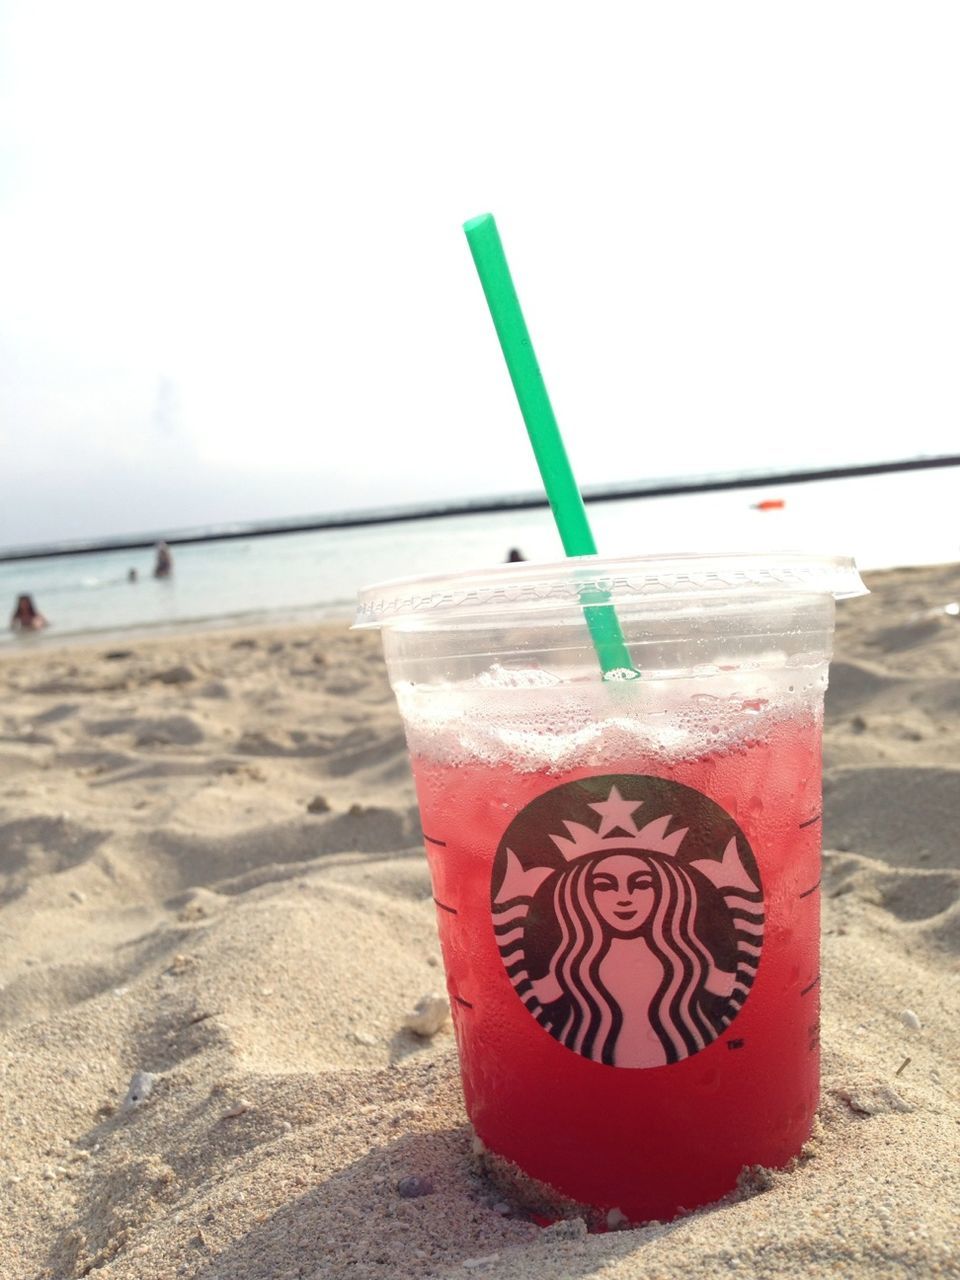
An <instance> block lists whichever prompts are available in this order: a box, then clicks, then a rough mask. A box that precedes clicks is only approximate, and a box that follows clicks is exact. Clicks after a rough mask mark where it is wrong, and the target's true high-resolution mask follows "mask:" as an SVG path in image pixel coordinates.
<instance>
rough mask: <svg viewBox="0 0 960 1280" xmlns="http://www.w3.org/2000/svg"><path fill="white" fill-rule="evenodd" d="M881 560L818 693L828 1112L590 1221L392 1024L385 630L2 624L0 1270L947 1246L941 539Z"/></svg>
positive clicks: (950, 862)
mask: <svg viewBox="0 0 960 1280" xmlns="http://www.w3.org/2000/svg"><path fill="white" fill-rule="evenodd" d="M869 585H870V586H871V588H872V590H873V594H872V595H871V596H869V597H866V598H863V599H860V600H853V601H847V602H844V603H842V604H841V605H840V607H839V613H840V618H839V626H838V634H837V656H836V662H835V665H834V668H833V672H832V677H831V686H830V691H829V694H828V723H827V732H826V774H825V796H824V820H825V837H824V839H825V847H826V853H825V859H824V881H823V883H824V895H823V908H824V920H823V927H824V938H823V982H822V990H823V1101H822V1108H821V1113H820V1118H819V1122H818V1128H817V1131H816V1134H815V1136H814V1138H813V1140H812V1141H811V1143H810V1144H809V1146H808V1148H807V1150H806V1152H805V1155H804V1158H803V1159H801V1160H800V1161H799V1162H798V1164H797V1166H796V1167H795V1168H794V1169H793V1170H791V1171H784V1172H777V1173H767V1174H760V1175H757V1176H756V1177H754V1178H753V1179H752V1180H750V1183H749V1185H748V1186H747V1187H745V1189H744V1193H743V1195H742V1196H740V1197H739V1198H737V1197H733V1198H731V1199H730V1200H729V1201H728V1202H726V1203H722V1204H720V1205H719V1206H714V1207H711V1208H709V1209H706V1210H703V1211H701V1212H698V1213H696V1214H693V1215H691V1216H689V1217H685V1218H682V1219H680V1220H678V1221H676V1222H674V1223H671V1224H668V1225H658V1224H653V1225H650V1226H647V1227H644V1228H640V1229H634V1230H624V1231H617V1232H611V1233H609V1234H605V1235H589V1236H588V1235H586V1234H585V1233H584V1230H583V1226H582V1224H581V1223H579V1222H576V1221H574V1222H561V1223H558V1224H556V1225H555V1226H553V1227H551V1228H548V1229H546V1230H542V1229H541V1228H539V1227H538V1226H536V1225H535V1224H534V1223H532V1222H530V1221H528V1220H527V1219H526V1218H525V1217H524V1215H523V1213H522V1212H519V1211H518V1210H517V1208H516V1206H514V1205H511V1204H509V1203H508V1202H506V1201H504V1198H503V1195H502V1193H501V1192H500V1191H498V1190H497V1189H496V1188H495V1187H494V1186H493V1185H492V1184H490V1183H489V1182H487V1181H485V1179H484V1177H483V1175H482V1174H481V1173H480V1172H479V1171H478V1169H477V1167H476V1164H475V1162H474V1158H473V1155H472V1150H471V1134H470V1131H469V1128H468V1126H467V1123H466V1118H465V1115H464V1111H463V1106H462V1100H461V1097H460V1092H459V1083H458V1075H457V1063H456V1054H455V1049H454V1043H453V1037H452V1034H451V1033H450V1030H449V1024H447V1025H446V1026H445V1027H443V1028H441V1029H440V1030H439V1031H437V1032H436V1034H434V1035H432V1036H426V1037H421V1036H418V1035H416V1034H415V1033H413V1032H412V1031H410V1030H407V1029H405V1028H404V1025H403V1024H404V1017H405V1015H406V1014H407V1013H408V1011H410V1010H411V1009H412V1008H413V1007H414V1006H415V1005H416V1004H417V1002H418V1001H419V1000H420V999H421V998H422V997H424V996H427V995H429V994H433V993H440V992H442V991H443V976H442V970H441V968H440V961H439V951H438V946H437V941H436V931H435V921H434V907H433V904H432V902H431V898H430V885H429V880H428V876H427V870H426V864H425V861H424V857H423V853H422V849H421V846H420V839H419V828H418V823H417V816H416V808H415V801H414V793H413V787H412V783H411V779H410V774H409V770H408V766H407V762H406V758H405V752H404V743H403V738H402V734H401V731H400V726H399V722H398V719H397V715H396V712H395V709H394V705H393V700H392V696H391V694H390V690H389V688H388V686H387V682H386V678H385V673H384V668H383V665H382V661H381V658H380V650H379V638H378V637H377V636H376V635H368V634H350V633H348V632H347V631H346V630H345V628H344V627H343V626H339V625H337V626H333V625H330V624H328V625H324V626H322V627H309V628H306V627H300V628H283V629H262V630H257V631H250V632H236V631H235V632H229V633H227V632H219V633H209V632H208V633H202V634H194V635H179V636H176V637H172V638H171V637H168V638H165V639H160V640H157V639H149V640H145V639H140V638H136V639H124V640H122V641H112V642H111V643H109V644H104V643H101V644H99V645H97V646H94V647H69V648H56V647H49V646H46V645H44V646H43V647H39V646H35V645H31V644H30V643H29V642H25V643H24V644H22V645H19V646H17V651H16V652H13V653H6V654H5V655H4V656H3V658H2V659H0V685H2V688H3V701H2V710H0V942H2V948H0V1132H2V1135H3V1141H2V1149H0V1205H2V1206H3V1211H2V1213H0V1276H2V1277H4V1280H21V1278H22V1280H28V1278H34V1277H37V1278H39V1277H43V1278H44V1280H67V1278H68V1277H78V1276H84V1275H88V1274H93V1275H95V1276H97V1277H103V1278H104V1280H108V1278H109V1280H168V1278H169V1277H181V1276H184V1277H203V1278H204V1280H228V1278H229V1280H268V1278H269V1280H281V1278H283V1280H292V1278H293V1277H298V1278H303V1280H306V1278H308V1277H316V1278H318V1280H319V1278H320V1277H344V1278H346V1277H355V1278H356V1280H365V1278H367V1277H408V1276H409V1277H418V1276H431V1277H455V1276H456V1277H463V1276H471V1275H476V1276H483V1277H502V1278H504V1280H505V1278H506V1277H511V1278H513V1277H543V1278H546V1277H550V1278H553V1277H556V1278H557V1280H559V1278H560V1277H566V1278H567V1280H574V1278H577V1280H579V1278H580V1277H593V1276H603V1277H605V1278H607V1280H616V1278H624V1280H625V1278H626V1277H632V1278H636V1280H640V1277H644V1278H645V1280H654V1278H655V1277H663V1278H664V1280H667V1278H673V1277H676V1278H677V1280H680V1277H683V1280H689V1277H691V1276H696V1277H701V1278H709V1277H719V1276H723V1277H728V1276H731V1275H740V1276H744V1277H766V1276H803V1277H805V1278H806V1280H812V1278H813V1277H821V1276H823V1277H827V1276H829V1277H837V1276H840V1277H864V1280H865V1278H866V1277H870V1278H871V1280H874V1278H875V1277H887V1276H890V1277H893V1276H897V1277H907V1276H911V1277H928V1276H939V1277H956V1276H960V1244H958V1231H957V1223H958V1221H960V1172H958V1170H960V1159H958V1153H960V1086H958V1078H957V1064H958V1061H960V995H958V978H960V842H958V836H957V819H958V815H960V618H958V617H957V616H955V615H952V614H950V613H947V612H944V611H943V608H942V606H944V605H946V604H949V603H950V602H953V601H956V600H958V599H960V566H946V567H935V568H924V569H909V570H897V571H891V572H887V573H882V574H872V575H870V576H869ZM137 1073H144V1074H142V1075H137ZM132 1080H133V1081H134V1084H133V1088H132V1089H131V1087H130V1086H131V1081H132Z"/></svg>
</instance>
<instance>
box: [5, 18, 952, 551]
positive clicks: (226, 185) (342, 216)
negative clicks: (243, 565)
mask: <svg viewBox="0 0 960 1280" xmlns="http://www.w3.org/2000/svg"><path fill="white" fill-rule="evenodd" d="M958 35H960V9H957V7H956V5H955V4H952V3H949V4H948V3H944V4H937V3H925V4H923V5H907V4H903V3H897V4H888V3H883V2H882V0H871V2H870V3H864V4H853V3H843V2H842V0H833V2H832V3H807V4H804V5H780V4H776V3H773V4H771V3H770V2H769V0H762V2H761V3H731V4H717V3H716V2H715V0H713V2H711V3H681V4H665V3H662V2H659V3H656V4H653V3H641V2H638V0H631V2H628V3H610V2H604V0H593V2H592V3H589V4H585V3H583V0H577V2H576V3H567V2H566V0H549V2H544V0H486V3H484V4H482V5H481V4H479V3H477V2H476V0H474V3H472V4H470V5H467V4H464V3H458V2H457V0H438V2H436V3H432V2H431V3H423V2H418V0H405V2H404V3H396V0H382V2H381V0H376V2H373V0H367V2H364V0H359V2H358V0H351V2H350V3H346V2H345V3H342V4H338V5H334V4H331V3H324V2H323V0H313V2H311V3H303V4H291V3H283V2H282V0H269V2H268V0H263V2H261V3H256V4H249V3H242V2H237V0H232V2H228V3H221V2H220V0H216V2H214V0H189V3H176V2H172V0H163V2H162V3H153V2H152V0H134V2H133V3H131V2H130V0H119V2H116V3H113V2H101V0H83V3H77V2H76V0H66V2H64V3H46V2H45V0H23V2H22V3H15V4H7V5H0V112H2V116H0V293H2V302H0V450H2V468H0V544H5V545H10V544H17V543H22V542H28V541H35V540H41V539H51V538H59V537H72V536H82V535H95V534H106V533H115V532H124V531H134V530H141V529H144V528H156V527H161V526H168V527H176V526H178V525H184V524H195V523H202V522H206V521H208V520H222V519H230V518H236V519H254V518H269V517H275V516H282V515H290V514H307V513H310V512H316V511H323V510H334V509H343V508H355V507H362V506H367V505H382V504H384V503H392V502H408V501H419V500H427V499H434V498H437V499H440V498H446V497H453V496H462V495H470V494H486V493H495V492H509V491H517V490H526V489H531V488H534V487H536V485H537V476H536V472H535V469H534V464H533V462H532V458H531V457H530V456H529V447H528V445H527V443H526V440H525V437H524V434H523V430H522V427H521V424H520V420H519V417H518V411H517V409H516V405H515V402H514V400H513V398H512V391H511V389H510V386H509V382H508V379H507V375H506V371H505V369H504V367H503V364H502V361H501V358H500V355H499V350H498V348H497V346H496V340H495V337H494V335H493V330H492V326H491V323H490V320H489V317H488V315H487V313H486V310H485V305H484V301H483V296H482V293H481V291H480V286H479V283H478V281H477V279H476V275H475V272H474V268H473V265H472V262H471V260H470V256H469V252H468V250H467V246H466V243H465V241H464V238H463V235H462V232H461V230H460V224H461V223H462V221H463V220H464V219H465V218H467V217H470V216H472V215H474V214H476V213H479V212H482V211H484V210H486V209H492V210H493V211H494V212H495V213H496V215H497V219H498V222H499V225H500V229H501V233H502V235H503V238H504V242H505V245H506V248H507V252H508V254H509V256H510V259H511V263H512V266H513V271H514V276H515V279H516V281H517V285H518V288H519V291H520V296H521V299H522V301H523V304H524V308H525V311H526V313H527V319H528V322H529V324H530V328H531V332H532V335H533V338H534V342H535V344H536V346H537V349H538V352H539V355H540V359H541V364H542V366H543V369H544V373H545V376H546V378H547V381H548V385H549V386H550V388H551V393H552V396H553V400H554V404H555V407H556V409H557V413H558V417H559V419H560V422H561V426H562V427H563V430H564V433H565V435H566V437H567V441H568V446H569V449H570V453H571V456H572V458H573V461H574V466H575V468H576V470H577V472H578V474H579V476H580V478H581V480H582V481H583V482H584V483H597V482H603V481H612V480H629V479H635V478H638V477H642V476H646V475H673V474H678V473H682V472H691V471H692V472H702V471H709V470H716V469H719V470H732V469H737V468H740V467H757V466H764V465H768V464H771V465H782V464H790V463H802V464H816V463H818V462H825V461H830V460H849V459H851V458H854V457H860V458H868V457H869V458H877V457H897V456H904V455H912V454H916V453H921V452H924V453H933V452H943V451H955V450H956V449H957V447H958V441H960V433H958V430H957V422H958V417H960V379H958V377H957V352H958V349H960V301H958V300H960V176H958V172H960V171H958V165H957V156H958V153H960V147H958V143H960V137H958V134H960V76H958V75H957V57H958Z"/></svg>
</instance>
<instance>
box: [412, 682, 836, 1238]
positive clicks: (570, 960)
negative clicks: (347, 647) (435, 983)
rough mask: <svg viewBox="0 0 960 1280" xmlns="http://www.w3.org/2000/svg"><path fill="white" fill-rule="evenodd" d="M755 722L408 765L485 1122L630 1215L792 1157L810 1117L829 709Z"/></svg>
mask: <svg viewBox="0 0 960 1280" xmlns="http://www.w3.org/2000/svg"><path fill="white" fill-rule="evenodd" d="M759 719H760V720H761V721H766V723H764V724H763V727H762V731H760V732H756V733H755V734H754V736H751V737H740V738H734V739H733V740H729V739H728V740H727V741H726V742H725V743H724V744H723V745H719V746H717V748H716V749H713V750H710V751H709V752H707V753H703V754H699V755H693V756H692V757H691V758H684V757H683V756H678V757H676V758H671V755H670V754H669V753H661V752H654V751H652V750H651V751H650V753H649V754H641V753H637V754H630V755H626V756H621V755H617V756H613V755H609V754H608V753H607V752H606V751H601V753H600V754H601V756H602V763H601V764H599V765H598V764H595V763H592V765H591V767H589V768H576V769H569V768H565V769H563V770H562V771H557V772H555V771H548V770H544V769H539V770H530V771H524V770H522V769H519V768H517V767H516V763H515V762H514V763H496V762H495V761H492V762H491V761H490V760H489V754H488V759H487V761H486V762H485V761H484V760H482V759H478V760H474V761H471V760H469V759H467V758H465V757H463V756H462V755H461V756H460V758H459V759H458V760H457V761H456V762H455V763H446V764H445V763H442V762H438V761H434V760H431V759H429V758H428V757H427V755H425V754H419V755H418V754H415V755H414V759H413V766H414V773H415V777H416V782H417V792H418V797H419V802H420V811H421V816H422V822H423V830H424V834H425V837H426V850H427V855H428V858H429V862H430V869H431V873H432V877H433V887H434V897H435V900H436V903H437V919H438V924H439V930H440V940H441V945H442V949H443V956H444V963H445V967H446V973H447V981H448V988H449V992H450V997H451V1005H452V1009H453V1018H454V1025H455V1029H456V1035H457V1042H458V1046H459V1051H460V1061H461V1068H462V1073H463V1087H464V1095H465V1099H466V1106H467V1112H468V1114H469V1116H470V1119H471V1121H472V1122H473V1125H474V1127H475V1129H476V1131H477V1134H478V1136H479V1137H480V1139H481V1140H482V1142H483V1143H484V1145H485V1146H486V1147H487V1149H488V1150H489V1151H491V1152H493V1153H495V1154H496V1155H498V1156H501V1157H503V1158H504V1159H506V1160H507V1161H509V1162H511V1163H513V1164H515V1165H517V1166H519V1168H521V1169H522V1170H523V1171H525V1172H526V1173H527V1174H529V1175H531V1176H533V1177H534V1178H536V1179H538V1180H540V1181H542V1182H543V1183H546V1184H547V1185H548V1186H550V1187H552V1188H555V1189H556V1191H558V1192H560V1193H561V1194H562V1195H563V1196H565V1197H569V1198H571V1199H573V1200H576V1201H579V1202H581V1203H584V1204H586V1205H589V1206H592V1207H593V1208H594V1209H598V1210H600V1211H601V1213H603V1212H606V1211H609V1210H613V1209H619V1210H620V1211H621V1213H622V1214H624V1215H625V1216H626V1218H627V1219H628V1220H629V1221H631V1222H642V1221H646V1220H650V1219H653V1218H659V1219H664V1218H670V1217H673V1216H674V1215H675V1214H676V1213H677V1212H679V1211H680V1210H682V1209H690V1208H694V1207H696V1206H698V1205H701V1204H705V1203H708V1202H709V1201H711V1200H715V1199H717V1198H718V1197H720V1196H722V1195H724V1194H725V1193H726V1192H728V1191H730V1190H731V1189H732V1188H733V1187H734V1186H735V1184H736V1181H737V1178H738V1175H739V1174H740V1172H741V1170H742V1169H744V1168H745V1167H748V1166H750V1165H756V1164H762V1165H767V1166H775V1167H777V1166H783V1165H784V1164H786V1163H787V1162H788V1161H789V1160H790V1159H791V1157H793V1156H795V1155H796V1154H797V1153H798V1152H799V1150H800V1148H801V1146H802V1144H803V1143H804V1141H805V1140H806V1138H807V1137H808V1136H809V1133H810V1128H811V1124H812V1120H813V1115H814V1112H815V1110H816V1106H817V1097H818V1067H819V1047H818V1046H819V1038H818V1027H819V985H818V984H819V907H820V902H819V891H818V887H817V886H818V883H819V879H820V823H819V815H820V722H819V713H818V711H817V710H816V709H809V708H808V709H804V708H802V707H798V708H795V709H794V712H793V713H792V714H791V715H789V716H787V715H784V714H782V713H781V714H780V715H771V716H769V717H768V716H766V715H763V716H760V717H759ZM756 728H757V730H760V729H761V726H760V724H758V725H757V726H756ZM558 732H560V731H559V730H558ZM602 740H603V739H602V737H601V742H602ZM415 745H416V746H417V747H420V748H422V746H423V745H424V744H423V742H422V740H421V741H420V742H418V743H416V744H415ZM594 758H596V757H595V753H594ZM608 761H609V762H608Z"/></svg>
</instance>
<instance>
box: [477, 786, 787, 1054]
mask: <svg viewBox="0 0 960 1280" xmlns="http://www.w3.org/2000/svg"><path fill="white" fill-rule="evenodd" d="M491 898H492V913H493V928H494V934H495V936H496V940H497V945H498V947H499V949H500V955H501V957H502V959H503V964H504V967H505V969H506V971H507V976H508V978H509V979H510V981H511V983H512V984H513V988H514V990H515V991H516V993H517V995H518V997H519V998H520V1000H522V1001H523V1003H524V1005H525V1006H526V1007H527V1009H528V1010H529V1011H530V1013H531V1015H532V1016H533V1017H534V1018H536V1020H537V1021H538V1022H539V1023H540V1025H541V1026H542V1027H543V1028H544V1029H545V1030H546V1031H548V1032H549V1033H550V1035H552V1036H553V1037H554V1039H556V1040H559V1042H560V1043H561V1044H562V1045H565V1046H566V1048H568V1049H571V1050H572V1051H573V1052H574V1053H579V1054H581V1055H582V1056H583V1057H585V1058H589V1059H591V1060H592V1061H594V1062H602V1063H606V1064H607V1065H608V1066H613V1067H659V1066H664V1065H666V1064H668V1063H672V1062H679V1061H680V1060H681V1059H682V1058H687V1057H689V1056H690V1055H691V1054H694V1053H697V1052H699V1051H700V1050H701V1049H703V1048H705V1047H706V1046H707V1045H708V1044H710V1043H712V1041H714V1040H715V1039H716V1038H717V1036H718V1035H720V1034H721V1032H722V1031H723V1030H724V1029H725V1028H726V1027H728V1026H729V1025H730V1023H731V1022H732V1021H733V1019H734V1018H735V1017H736V1016H737V1014H738V1013H739V1011H740V1009H741V1008H742V1007H743V1004H744V1001H745V1000H746V999H747V996H748V995H749V993H750V988H751V986H752V985H753V981H754V979H755V977H756V974H757V966H758V964H759V962H760V951H761V947H762V943H763V923H764V915H763V892H762V889H761V885H760V876H759V872H758V870H757V864H756V860H755V859H754V856H753V853H752V851H751V849H750V846H749V844H748V843H747V840H746V838H745V837H744V835H743V832H742V831H741V830H740V828H739V827H738V826H737V824H736V823H735V822H734V821H733V819H732V818H731V817H730V815H729V814H727V813H726V812H725V811H724V810H723V809H722V808H721V807H720V806H719V805H717V804H715V803H714V802H713V801H712V800H710V799H708V798H707V796H705V795H703V794H701V792H699V791H696V790H694V789H693V788H692V787H687V786H683V785H681V784H680V783H678V782H670V781H668V780H666V779H664V778H653V777H646V776H642V775H638V774H608V775H606V776H603V777H597V778H584V779H580V780H579V781H577V782H569V783H566V784H564V785H563V786H560V787H555V788H554V789H553V790H552V791H547V792H545V793H544V794H543V795H540V796H538V797H537V799H536V800H534V801H532V802H531V803H530V804H529V805H527V807H526V808H525V809H523V810H522V811H521V812H520V813H519V814H517V816H516V817H515V818H514V820H513V821H512V822H511V824H510V826H509V827H508V828H507V831H506V833H505V835H504V837H503V839H502V840H501V842H500V845H499V847H498V849H497V854H496V858H495V860H494V867H493V879H492V884H491Z"/></svg>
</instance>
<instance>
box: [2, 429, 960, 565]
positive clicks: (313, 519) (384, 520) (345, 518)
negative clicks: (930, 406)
mask: <svg viewBox="0 0 960 1280" xmlns="http://www.w3.org/2000/svg"><path fill="white" fill-rule="evenodd" d="M958 465H960V454H940V455H935V456H932V457H930V456H921V457H916V458H903V459H898V460H895V461H889V462H868V463H855V464H850V465H846V466H843V465H841V466H832V467H809V468H801V469H793V470H786V471H743V472H718V473H715V474H708V475H703V476H689V477H685V478H684V477H677V478H674V479H663V480H652V481H625V482H621V483H618V484H605V485H585V486H584V488H583V491H582V492H583V500H584V502H585V503H590V502H621V501H624V500H626V499H628V498H661V497H672V496H679V495H682V494H692V493H711V492H713V493H715V492H718V491H722V490H727V489H754V488H761V487H763V486H764V485H768V484H805V483H809V482H810V481H815V480H841V479H848V478H850V477H852V476H871V475H883V474H887V473H890V472H896V471H923V470H930V469H932V468H935V467H954V466H958ZM549 505H550V504H549V501H548V499H547V496H546V494H545V493H543V492H540V491H537V492H533V493H520V494H504V495H502V496H500V497H486V498H465V499H462V500H461V501H459V502H454V503H444V504H440V503H429V504H411V505H409V506H400V507H377V508H370V509H366V510H361V511H343V512H336V513H334V514H332V515H328V516H316V515H314V516H303V517H293V518H288V519H284V520H261V521H256V520H248V521H242V522H241V521H228V522H223V523H222V524H219V525H210V526H207V527H202V528H181V529H176V530H173V531H172V532H169V533H165V532H162V531H158V532H155V533H140V534H119V535H117V536H116V537H109V538H98V539H94V540H84V541H69V542H63V543H43V544H38V545H34V546H24V547H10V548H3V549H0V563H12V562H15V561H18V560H44V559H51V558H53V557H55V556H80V555H93V554H96V553H97V552H104V551H142V550H145V549H149V548H151V547H154V546H156V544H157V543H158V542H159V541H163V542H166V543H167V544H168V546H171V547H174V546H189V545H192V544H195V543H203V542H227V541H230V540H235V539H239V538H265V537H275V536H277V535H280V534H290V533H313V532H318V531H321V530H328V529H350V528H361V527H364V526H369V525H377V524H400V523H403V522H406V521H411V520H442V519H447V518H449V517H454V516H466V515H491V514H496V513H498V512H501V511H528V510H533V509H536V508H538V507H548V506H549Z"/></svg>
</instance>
